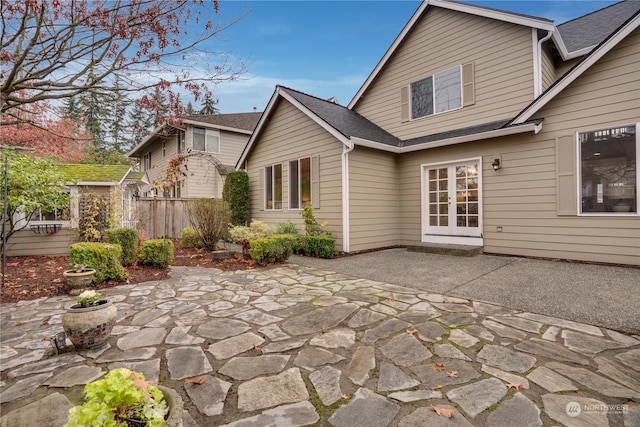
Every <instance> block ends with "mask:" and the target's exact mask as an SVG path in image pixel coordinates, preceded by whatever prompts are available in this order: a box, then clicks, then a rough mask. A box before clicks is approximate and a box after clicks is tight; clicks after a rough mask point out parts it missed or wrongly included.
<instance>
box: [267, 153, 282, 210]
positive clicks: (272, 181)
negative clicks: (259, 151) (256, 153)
mask: <svg viewBox="0 0 640 427" xmlns="http://www.w3.org/2000/svg"><path fill="white" fill-rule="evenodd" d="M277 165H280V166H282V163H272V164H270V165H266V166H265V167H264V168H262V174H263V182H264V199H263V200H262V207H263V208H264V210H265V211H267V212H273V211H281V210H283V208H282V203H283V200H282V199H281V200H280V207H279V208H275V207H273V208H270V207H268V206H267V190H268V188H267V182H268V181H267V168H269V167H270V168H271V197H273V205H274V206H275V205H276V201H275V187H274V184H275V166H277ZM282 169H284V168H282V167H281V170H280V174H281V177H280V179H281V180H282V187H283V190H284V173H283V172H284V171H283V170H282ZM281 197H282V196H281Z"/></svg>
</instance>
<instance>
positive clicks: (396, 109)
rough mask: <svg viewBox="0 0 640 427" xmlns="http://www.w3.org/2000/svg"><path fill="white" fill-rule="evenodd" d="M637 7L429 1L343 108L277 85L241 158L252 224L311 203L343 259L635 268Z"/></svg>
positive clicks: (638, 248) (639, 254) (639, 245)
mask: <svg viewBox="0 0 640 427" xmlns="http://www.w3.org/2000/svg"><path fill="white" fill-rule="evenodd" d="M639 12H640V2H636V1H623V2H620V3H616V4H614V5H611V6H609V7H606V8H604V9H601V10H598V11H595V12H593V13H590V14H588V15H585V16H582V17H580V18H577V19H574V20H571V21H569V22H566V23H563V24H560V25H555V24H554V23H553V22H552V21H550V20H548V19H545V18H539V17H534V16H527V15H522V14H516V13H511V12H505V11H501V10H495V9H490V8H485V7H480V6H476V5H470V4H465V3H459V2H452V1H446V0H425V1H424V2H423V3H421V5H420V6H419V7H418V9H417V10H416V12H415V14H414V15H413V16H412V17H411V19H410V20H409V22H408V23H407V24H406V26H405V27H404V28H403V29H402V31H401V33H400V34H399V35H398V37H397V38H396V40H395V41H394V42H393V44H392V45H391V46H390V47H389V49H388V50H387V51H386V53H385V55H384V56H383V58H382V59H381V60H380V61H379V63H378V64H377V66H376V67H375V69H374V70H373V71H372V72H371V74H370V75H369V77H368V78H367V79H366V81H365V82H364V84H363V85H362V86H361V87H360V89H359V90H358V92H357V93H356V95H355V96H354V98H353V99H352V100H351V102H350V103H349V104H348V106H346V107H344V106H340V105H338V104H336V103H333V102H330V101H326V100H323V99H319V98H316V97H313V96H310V95H307V94H304V93H301V92H299V91H296V90H293V89H289V88H286V87H282V86H277V87H276V90H275V92H274V94H273V96H272V97H271V99H270V101H269V103H268V105H267V107H266V110H265V113H264V114H263V116H262V117H261V119H260V122H259V123H258V125H257V127H256V130H255V131H254V133H253V134H252V136H251V138H250V139H249V142H248V144H247V147H246V149H245V150H244V152H243V153H242V155H241V157H240V159H239V161H238V164H237V167H238V168H244V169H246V170H247V171H248V173H249V176H250V185H251V207H250V216H251V218H255V219H259V220H263V221H265V222H268V223H271V224H276V223H278V222H283V221H287V220H291V221H293V222H295V223H297V224H301V218H300V209H301V208H303V207H304V206H305V205H307V204H309V203H311V204H312V205H313V206H314V208H315V210H316V216H317V218H318V219H319V220H321V221H325V220H326V221H328V222H329V224H330V227H331V228H332V229H333V230H334V232H335V235H336V237H337V248H338V249H339V250H341V251H344V252H353V251H360V250H366V249H372V248H380V247H386V246H392V245H407V246H410V245H439V244H460V245H471V246H477V247H481V248H483V249H484V251H485V252H487V253H495V254H511V255H519V256H536V257H545V258H561V259H575V260H585V261H596V262H606V263H622V264H634V265H640V216H639V214H638V212H639V208H640V205H639V203H638V196H637V194H638V188H639V187H640V174H639V173H638V167H637V165H638V160H639V159H640V142H639V141H640V139H639V136H638V134H639V132H638V130H639V129H638V128H639V127H640V124H639V123H640V90H639V89H640V55H638V52H640V29H638V26H639V25H640V14H639ZM300 228H301V227H300Z"/></svg>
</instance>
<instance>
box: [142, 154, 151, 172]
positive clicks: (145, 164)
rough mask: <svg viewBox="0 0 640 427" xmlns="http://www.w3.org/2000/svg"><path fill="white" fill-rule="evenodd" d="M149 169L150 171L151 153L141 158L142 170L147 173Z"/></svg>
mask: <svg viewBox="0 0 640 427" xmlns="http://www.w3.org/2000/svg"><path fill="white" fill-rule="evenodd" d="M150 169H151V151H149V152H148V153H145V154H144V156H142V170H143V171H148V170H150Z"/></svg>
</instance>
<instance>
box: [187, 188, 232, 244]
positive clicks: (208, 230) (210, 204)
mask: <svg viewBox="0 0 640 427" xmlns="http://www.w3.org/2000/svg"><path fill="white" fill-rule="evenodd" d="M186 211H187V216H188V217H189V220H190V221H191V224H193V226H194V228H195V229H196V230H197V231H198V234H200V239H201V240H202V243H203V244H204V246H205V247H206V248H207V249H209V250H210V251H214V250H216V245H217V244H218V240H220V237H221V236H222V235H223V233H224V232H225V230H226V228H227V227H228V225H229V220H230V218H231V211H230V210H229V204H228V203H227V202H225V201H224V200H216V199H193V200H190V201H189V203H188V204H187V208H186Z"/></svg>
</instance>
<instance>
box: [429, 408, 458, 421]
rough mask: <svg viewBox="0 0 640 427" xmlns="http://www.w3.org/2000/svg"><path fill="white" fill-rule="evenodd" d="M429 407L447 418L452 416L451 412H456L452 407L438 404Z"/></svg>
mask: <svg viewBox="0 0 640 427" xmlns="http://www.w3.org/2000/svg"><path fill="white" fill-rule="evenodd" d="M431 409H433V410H434V412H435V413H436V414H438V415H442V416H443V417H447V418H451V417H452V416H453V413H454V412H456V410H455V409H453V408H441V407H439V406H433V405H431Z"/></svg>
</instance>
